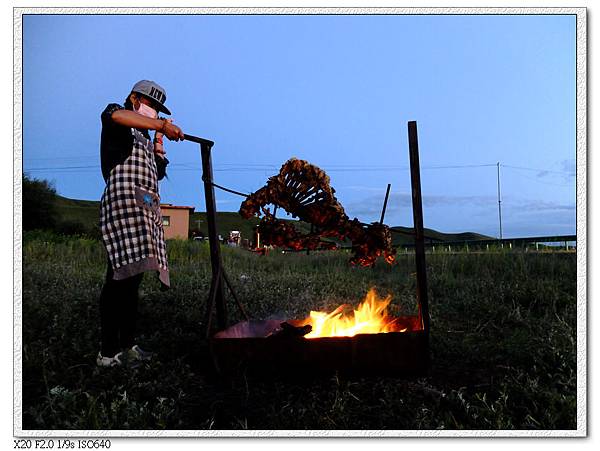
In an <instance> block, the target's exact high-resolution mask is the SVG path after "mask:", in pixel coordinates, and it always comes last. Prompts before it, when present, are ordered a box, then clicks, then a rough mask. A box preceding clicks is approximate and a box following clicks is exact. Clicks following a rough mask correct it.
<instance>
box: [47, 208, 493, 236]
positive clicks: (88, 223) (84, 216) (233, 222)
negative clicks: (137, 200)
mask: <svg viewBox="0 0 600 451" xmlns="http://www.w3.org/2000/svg"><path fill="white" fill-rule="evenodd" d="M56 207H57V210H58V211H59V215H60V219H61V220H63V221H73V222H80V223H82V224H83V225H84V226H85V227H86V228H89V227H93V226H95V225H96V226H97V225H98V222H99V216H100V202H99V201H95V200H78V199H69V198H67V197H62V196H56ZM198 221H200V222H198ZM259 222H260V221H259V219H258V218H251V219H249V220H246V219H243V218H242V217H241V216H240V215H239V214H238V213H237V212H234V211H224V212H218V213H217V233H218V234H220V235H222V236H224V237H225V236H228V235H229V231H230V230H239V231H240V232H241V234H242V238H251V237H252V229H253V227H255V226H256V225H257V224H258V223H259ZM294 223H295V226H296V228H297V229H298V230H299V231H301V232H303V233H306V232H308V231H309V230H310V225H309V224H306V223H304V222H302V221H294ZM392 228H393V229H394V230H398V231H400V232H404V233H402V234H401V233H394V234H393V240H394V244H396V245H399V244H405V243H412V242H413V237H412V235H410V233H412V228H410V227H400V226H394V227H392ZM190 229H200V230H201V231H202V233H204V234H205V235H206V234H207V232H208V225H207V222H206V212H194V213H192V215H191V216H190ZM425 239H426V241H433V242H436V241H440V242H445V241H470V240H488V239H492V238H491V237H488V236H485V235H480V234H478V233H473V232H463V233H443V232H438V231H436V230H432V229H425Z"/></svg>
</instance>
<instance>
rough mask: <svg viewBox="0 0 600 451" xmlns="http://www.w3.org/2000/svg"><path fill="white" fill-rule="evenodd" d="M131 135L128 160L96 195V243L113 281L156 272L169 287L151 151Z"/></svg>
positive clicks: (139, 137)
mask: <svg viewBox="0 0 600 451" xmlns="http://www.w3.org/2000/svg"><path fill="white" fill-rule="evenodd" d="M131 133H132V135H133V149H132V151H131V155H130V156H129V157H127V159H126V160H125V161H124V162H123V163H122V164H118V165H117V166H115V167H114V168H113V169H112V170H111V172H110V175H109V177H108V181H107V183H106V187H105V188H104V194H103V195H102V201H101V213H100V228H101V230H102V240H103V241H104V246H105V247H106V251H107V252H108V257H109V260H110V263H111V265H112V268H113V272H114V279H115V280H120V279H125V278H127V277H131V276H134V275H136V274H139V273H141V272H145V271H157V272H158V276H159V279H160V281H161V282H162V283H163V284H164V285H166V286H169V285H170V283H169V269H168V264H167V254H166V246H165V239H164V231H163V224H162V215H161V212H160V197H159V194H158V177H157V172H156V162H155V160H154V145H153V144H152V142H151V141H150V140H149V139H146V137H144V135H143V134H142V133H140V132H139V131H138V130H136V129H133V128H132V129H131Z"/></svg>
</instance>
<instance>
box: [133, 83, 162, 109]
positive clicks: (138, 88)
mask: <svg viewBox="0 0 600 451" xmlns="http://www.w3.org/2000/svg"><path fill="white" fill-rule="evenodd" d="M131 92H137V93H139V94H143V95H145V96H146V97H150V98H151V99H152V100H154V101H155V102H156V104H157V106H158V110H159V111H162V112H163V113H165V114H171V112H170V111H169V109H168V108H167V107H166V106H165V100H167V92H166V91H165V90H164V88H163V87H162V86H160V85H159V84H158V83H156V82H153V81H151V80H140V81H138V82H137V83H136V84H135V85H133V88H132V89H131Z"/></svg>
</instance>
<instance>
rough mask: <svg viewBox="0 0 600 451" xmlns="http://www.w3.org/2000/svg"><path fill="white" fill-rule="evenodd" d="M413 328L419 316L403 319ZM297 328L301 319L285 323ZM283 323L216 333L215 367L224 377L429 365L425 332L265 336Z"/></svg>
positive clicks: (400, 371)
mask: <svg viewBox="0 0 600 451" xmlns="http://www.w3.org/2000/svg"><path fill="white" fill-rule="evenodd" d="M401 320H402V321H403V322H406V323H407V324H414V325H416V321H417V317H402V318H401ZM287 322H288V323H291V324H294V325H299V321H293V320H292V321H287ZM280 323H281V320H266V321H256V320H251V321H244V322H241V323H238V324H236V325H234V326H232V327H230V328H228V329H225V330H223V331H221V332H218V333H217V334H215V335H214V336H213V338H212V339H211V341H210V344H211V351H212V356H213V360H214V363H215V366H216V367H217V369H218V371H219V372H221V373H222V374H239V373H241V372H243V371H248V372H251V373H260V374H300V375H303V374H306V375H310V374H319V373H331V372H334V371H339V372H340V373H342V374H356V375H390V376H401V375H423V374H425V373H426V372H427V370H428V367H429V349H428V340H427V336H426V334H425V333H424V332H423V331H422V330H415V329H417V328H416V327H413V328H410V329H409V330H412V331H410V332H389V333H381V334H360V335H355V336H353V337H322V338H312V339H307V338H304V337H282V336H267V335H268V334H269V333H270V332H272V331H273V330H274V329H276V328H277V327H278V326H279V325H280Z"/></svg>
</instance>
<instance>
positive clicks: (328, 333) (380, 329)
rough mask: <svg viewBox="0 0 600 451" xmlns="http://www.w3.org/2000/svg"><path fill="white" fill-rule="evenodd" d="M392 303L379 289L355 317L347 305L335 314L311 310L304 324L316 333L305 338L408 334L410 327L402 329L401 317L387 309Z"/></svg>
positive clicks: (355, 313) (360, 306) (360, 305)
mask: <svg viewBox="0 0 600 451" xmlns="http://www.w3.org/2000/svg"><path fill="white" fill-rule="evenodd" d="M390 302H392V297H391V296H387V297H386V298H385V299H381V298H379V297H378V296H377V293H376V292H375V289H373V288H371V289H370V290H369V292H368V293H367V296H366V297H365V300H364V301H363V302H362V303H361V304H359V306H358V307H357V308H356V309H355V310H354V312H353V314H349V315H348V314H344V312H343V311H344V309H345V308H346V307H347V305H344V304H342V305H340V306H339V307H338V308H336V309H335V310H333V311H332V312H331V313H326V312H315V311H311V312H310V317H309V318H307V319H306V320H305V321H304V324H310V325H311V326H312V332H310V333H309V334H307V335H305V336H304V337H305V338H317V337H353V336H354V335H356V334H379V333H386V332H406V330H407V327H405V326H401V325H400V324H398V321H397V318H394V317H391V316H389V315H388V313H387V307H388V305H389V304H390Z"/></svg>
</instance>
